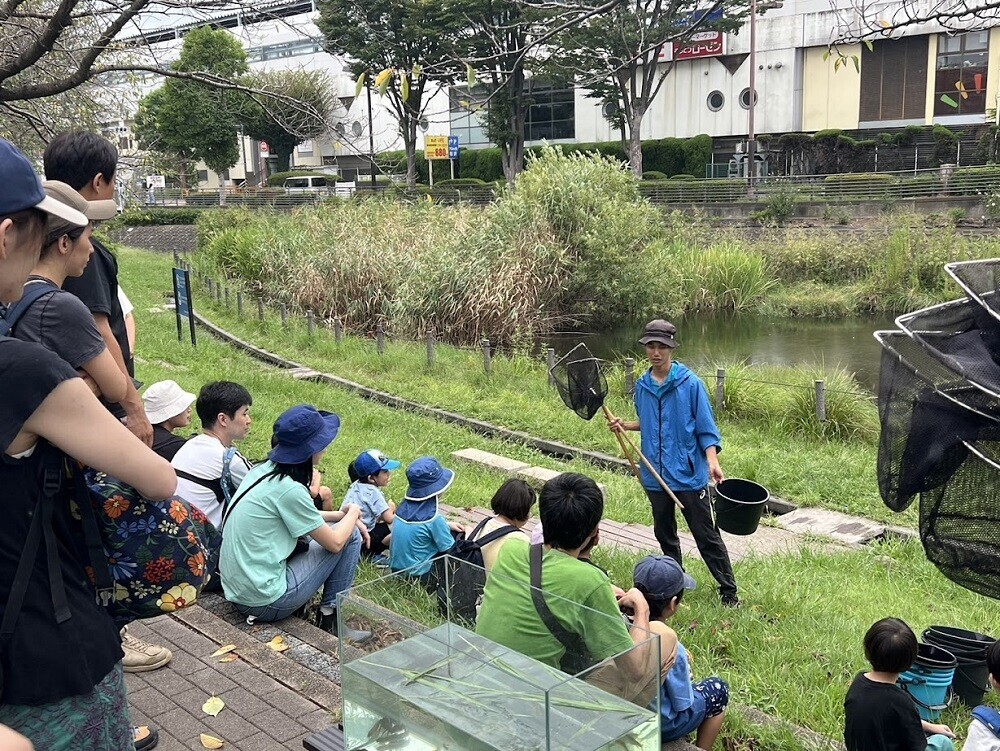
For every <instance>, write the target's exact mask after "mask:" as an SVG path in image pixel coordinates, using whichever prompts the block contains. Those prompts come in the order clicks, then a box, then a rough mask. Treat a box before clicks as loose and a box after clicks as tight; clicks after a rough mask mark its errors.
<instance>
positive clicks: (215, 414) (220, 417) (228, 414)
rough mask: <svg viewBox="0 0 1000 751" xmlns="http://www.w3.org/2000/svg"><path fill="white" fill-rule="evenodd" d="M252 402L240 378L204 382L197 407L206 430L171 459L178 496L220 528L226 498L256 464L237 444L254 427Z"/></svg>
mask: <svg viewBox="0 0 1000 751" xmlns="http://www.w3.org/2000/svg"><path fill="white" fill-rule="evenodd" d="M251 404H253V397H251V396H250V392H249V391H247V390H246V389H245V388H243V387H242V386H241V385H240V384H238V383H233V382H232V381H214V382H212V383H207V384H205V385H204V386H202V388H201V391H200V392H199V393H198V400H197V401H196V402H195V411H196V412H197V413H198V417H199V419H200V420H201V425H202V431H203V432H202V433H201V435H197V436H195V437H194V438H191V439H189V440H188V441H187V442H186V443H185V444H184V445H183V446H181V448H180V449H178V450H177V453H176V454H174V458H173V459H172V460H171V462H170V463H171V464H172V465H173V467H174V470H175V471H176V472H177V495H179V496H180V497H181V498H184V499H185V500H187V501H188V502H190V503H191V504H192V505H194V506H197V507H198V508H199V509H201V510H202V511H204V512H205V515H206V516H207V517H208V519H209V521H211V522H212V524H214V525H215V526H216V528H221V523H222V510H223V506H224V505H225V503H226V500H227V499H228V498H231V497H232V496H233V494H234V493H235V492H236V488H238V487H239V486H240V483H241V482H242V481H243V478H244V477H245V476H246V473H247V472H249V471H250V469H251V467H253V464H252V463H251V462H250V461H248V460H247V459H246V458H244V457H243V455H242V454H240V453H239V452H238V451H237V450H236V448H235V447H234V446H233V443H235V442H236V441H242V440H243V439H244V438H246V437H247V433H249V432H250V423H251V420H250V405H251ZM227 460H228V461H227ZM226 464H228V471H227V469H226V466H225V465H226Z"/></svg>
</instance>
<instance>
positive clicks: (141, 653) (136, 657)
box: [122, 628, 174, 673]
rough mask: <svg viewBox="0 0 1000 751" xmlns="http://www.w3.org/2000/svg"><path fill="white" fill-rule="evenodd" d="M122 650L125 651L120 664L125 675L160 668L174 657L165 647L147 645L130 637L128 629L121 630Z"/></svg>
mask: <svg viewBox="0 0 1000 751" xmlns="http://www.w3.org/2000/svg"><path fill="white" fill-rule="evenodd" d="M122 649H123V650H125V660H124V661H123V663H122V664H123V667H124V668H125V672H126V673H145V672H147V671H149V670H156V669H157V668H162V667H163V666H164V665H166V664H167V663H168V662H170V660H171V658H172V657H173V656H174V655H173V653H172V652H171V651H170V650H169V649H167V648H166V647H161V646H158V645H156V644H149V643H147V642H144V641H143V640H142V639H137V638H136V637H134V636H132V634H130V633H129V632H128V628H123V629H122Z"/></svg>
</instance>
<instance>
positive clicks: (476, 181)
mask: <svg viewBox="0 0 1000 751" xmlns="http://www.w3.org/2000/svg"><path fill="white" fill-rule="evenodd" d="M434 185H442V186H443V185H450V186H453V187H454V186H459V185H486V181H485V180H481V179H480V178H478V177H455V178H448V179H447V180H438V181H436V182H435V183H434Z"/></svg>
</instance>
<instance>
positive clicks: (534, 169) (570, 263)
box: [193, 148, 1000, 347]
mask: <svg viewBox="0 0 1000 751" xmlns="http://www.w3.org/2000/svg"><path fill="white" fill-rule="evenodd" d="M198 225H199V238H200V242H199V251H198V253H197V254H196V256H195V257H194V259H193V260H194V263H195V265H196V266H197V267H198V268H199V269H200V270H202V271H204V272H205V273H208V274H211V275H213V276H217V277H220V278H226V279H228V280H230V282H231V283H233V284H236V285H238V286H242V287H243V288H244V289H245V290H246V291H247V292H248V293H251V294H256V295H261V296H263V297H264V298H265V300H266V301H267V302H269V303H271V304H277V303H284V304H286V305H288V306H289V307H290V309H291V310H292V311H298V312H300V313H302V312H304V311H305V310H307V309H309V310H312V311H314V313H315V314H316V315H317V317H318V318H320V319H331V318H333V317H339V318H340V319H341V321H342V322H343V323H344V325H345V326H346V327H347V328H348V329H352V330H354V331H357V332H359V333H366V332H371V331H373V330H374V328H375V327H376V325H379V324H381V325H382V326H383V327H384V328H385V329H386V330H391V331H395V332H398V333H400V334H403V333H404V332H405V335H406V336H409V337H412V338H418V337H422V336H423V335H424V333H425V332H427V331H433V332H435V334H436V336H437V337H438V338H439V339H441V340H443V341H450V342H453V343H458V344H470V343H477V342H478V341H479V340H481V339H482V338H484V337H488V338H489V339H490V340H491V341H492V342H493V343H494V344H495V345H501V346H522V347H523V346H526V345H527V344H528V343H529V342H531V341H532V340H534V339H535V338H537V337H538V336H539V335H544V334H545V333H547V332H549V331H552V330H556V329H561V330H566V329H569V328H572V327H574V326H581V327H584V328H586V329H587V330H590V331H594V330H602V329H604V328H607V327H611V326H615V325H619V324H623V323H630V322H634V321H635V320H641V319H643V318H647V317H653V316H654V315H656V316H675V315H680V314H682V313H685V312H692V311H731V312H738V313H748V312H763V313H767V314H771V315H781V316H824V317H840V316H848V315H855V314H865V313H873V312H883V313H885V312H890V313H896V312H903V311H906V310H911V309H913V308H916V307H920V306H924V305H928V304H933V303H935V302H939V301H942V300H945V299H948V298H950V297H954V296H956V295H957V294H958V292H957V289H956V288H955V286H954V285H953V283H952V282H951V281H950V280H949V278H948V277H947V275H946V274H945V272H944V270H943V264H944V263H946V262H948V261H956V260H965V259H972V258H984V257H992V256H995V255H1000V240H998V239H996V238H993V237H989V238H983V237H979V238H969V237H965V236H962V235H961V234H960V233H958V232H957V231H956V230H955V228H954V227H953V226H943V227H940V226H939V227H927V226H925V224H924V222H923V221H920V220H917V219H916V218H914V217H908V216H905V215H898V214H893V213H891V212H887V213H886V214H884V216H881V217H879V218H877V219H874V220H871V223H870V226H868V227H865V228H863V229H861V230H860V231H857V232H850V233H845V232H837V231H834V230H832V229H829V230H825V231H824V230H818V231H817V230H810V231H808V232H807V231H803V230H795V229H784V228H770V229H762V230H759V231H755V232H753V234H752V235H750V234H748V233H747V231H746V230H745V229H725V228H719V227H714V226H711V225H709V224H708V223H707V222H705V221H702V220H699V219H697V218H692V217H690V216H686V215H682V214H680V213H677V212H675V213H673V214H664V213H663V212H661V211H660V210H659V209H657V208H654V207H653V206H651V205H650V204H649V203H647V202H646V201H645V200H644V199H643V198H642V197H641V195H640V192H639V188H638V182H637V181H636V180H635V179H634V178H633V176H632V175H631V174H630V173H628V171H627V169H626V168H624V167H623V166H622V165H621V164H619V163H618V162H616V161H615V160H612V159H608V158H603V157H600V156H596V155H582V154H570V155H564V154H562V153H561V152H560V151H558V150H556V149H552V148H546V149H545V150H544V151H543V152H542V153H541V155H540V156H539V157H537V158H536V159H534V160H533V161H532V162H531V164H530V166H529V168H528V169H527V170H526V171H525V172H524V174H523V175H522V176H521V177H520V179H519V181H518V183H517V187H516V190H515V189H510V188H506V189H504V191H503V193H502V195H501V197H500V198H499V199H498V200H497V201H496V202H495V203H493V204H491V205H489V206H483V207H473V206H448V207H446V206H439V205H436V204H434V203H432V202H430V201H428V200H421V201H417V202H415V203H403V202H397V201H381V200H378V199H371V200H367V201H342V202H336V201H334V202H332V203H330V204H328V205H324V206H322V207H319V208H308V209H302V210H300V211H298V212H297V213H295V214H292V215H287V214H284V215H283V214H267V213H259V212H258V213H251V212H249V211H245V210H243V211H241V210H229V211H226V212H206V213H205V214H204V215H202V216H201V217H200V218H199V220H198Z"/></svg>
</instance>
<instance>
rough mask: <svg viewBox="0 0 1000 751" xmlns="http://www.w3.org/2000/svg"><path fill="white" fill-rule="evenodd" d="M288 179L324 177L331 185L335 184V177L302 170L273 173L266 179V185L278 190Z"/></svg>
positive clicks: (325, 173) (324, 173)
mask: <svg viewBox="0 0 1000 751" xmlns="http://www.w3.org/2000/svg"><path fill="white" fill-rule="evenodd" d="M289 177H325V178H326V179H327V180H329V181H330V182H331V183H334V182H337V176H336V175H331V174H329V173H327V172H315V171H313V172H310V171H304V170H286V171H285V172H275V173H274V174H273V175H269V176H268V178H267V184H268V185H270V186H272V187H277V188H280V187H281V186H282V185H284V184H285V180H287V179H288V178H289Z"/></svg>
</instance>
